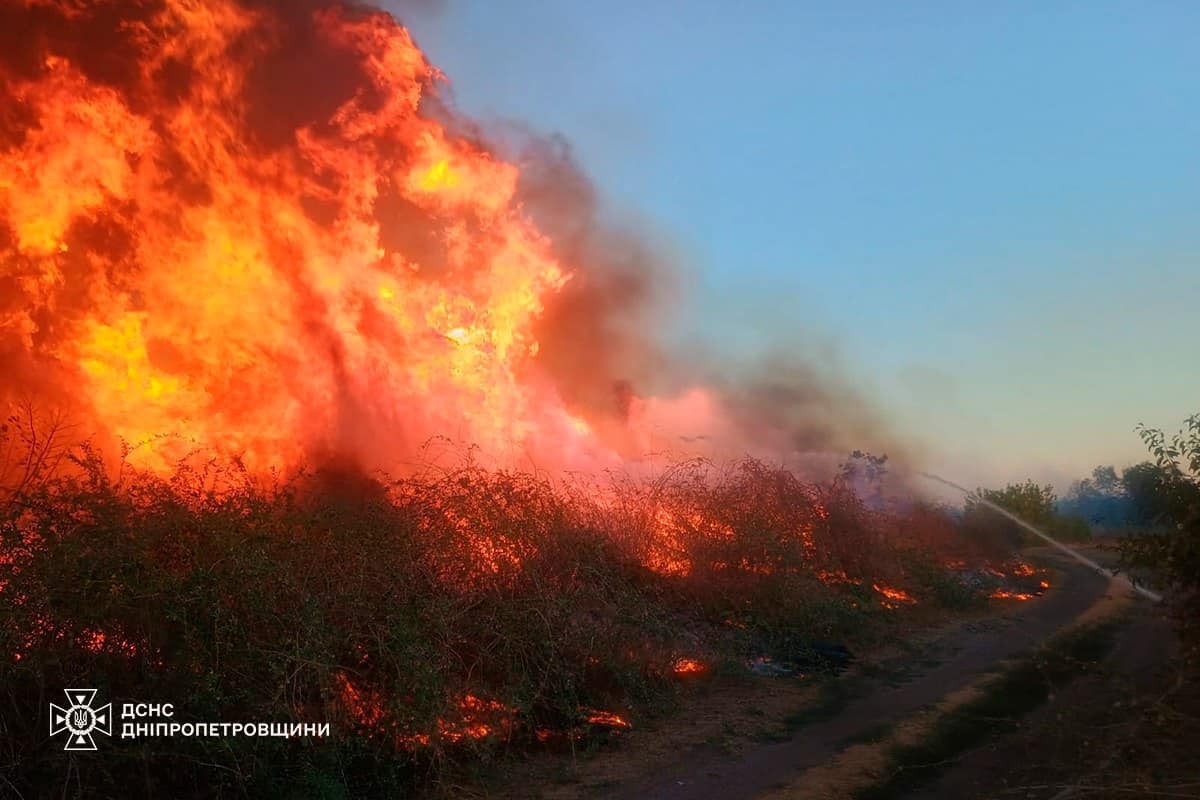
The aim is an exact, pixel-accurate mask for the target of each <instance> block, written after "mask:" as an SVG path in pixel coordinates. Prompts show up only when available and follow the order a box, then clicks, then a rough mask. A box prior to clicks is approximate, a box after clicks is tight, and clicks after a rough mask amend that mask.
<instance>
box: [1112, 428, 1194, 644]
mask: <svg viewBox="0 0 1200 800" xmlns="http://www.w3.org/2000/svg"><path fill="white" fill-rule="evenodd" d="M1137 430H1138V433H1139V434H1140V435H1141V437H1142V441H1143V442H1145V443H1146V447H1147V449H1149V451H1150V453H1151V455H1153V456H1154V463H1153V464H1150V465H1138V467H1136V468H1130V469H1129V470H1126V476H1127V484H1128V483H1129V481H1128V478H1129V477H1133V478H1135V479H1136V480H1137V481H1138V482H1139V483H1138V490H1139V491H1141V492H1143V493H1144V495H1145V502H1146V504H1147V509H1148V511H1147V513H1153V514H1154V515H1155V516H1154V521H1156V522H1157V523H1159V524H1160V525H1161V527H1160V528H1159V529H1157V530H1154V531H1151V532H1149V533H1143V534H1141V535H1134V536H1128V537H1126V538H1125V539H1123V540H1122V542H1121V554H1122V558H1123V562H1124V564H1125V565H1126V566H1129V567H1142V568H1148V569H1150V570H1152V571H1153V572H1155V573H1156V574H1157V575H1159V576H1160V578H1161V580H1162V581H1163V583H1165V584H1166V586H1167V588H1168V590H1169V596H1170V598H1171V600H1172V606H1173V607H1174V609H1175V611H1176V612H1177V614H1178V618H1179V619H1180V621H1181V623H1182V629H1183V631H1184V636H1185V639H1187V640H1189V641H1190V642H1191V650H1190V653H1191V655H1190V658H1191V664H1192V665H1193V666H1200V659H1197V649H1200V648H1197V645H1200V414H1195V415H1193V416H1191V417H1188V419H1187V420H1186V421H1185V423H1184V427H1183V429H1182V430H1180V431H1179V432H1178V433H1175V434H1174V435H1172V436H1171V437H1170V438H1168V437H1167V435H1166V434H1164V433H1163V432H1162V431H1161V430H1159V429H1157V428H1147V427H1146V426H1144V425H1139V426H1138V429H1137ZM1147 467H1149V468H1147ZM1135 469H1136V472H1135V471H1134V470H1135ZM1130 473H1133V474H1132V476H1131V475H1130Z"/></svg>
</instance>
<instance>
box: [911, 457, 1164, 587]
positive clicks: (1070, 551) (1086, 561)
mask: <svg viewBox="0 0 1200 800" xmlns="http://www.w3.org/2000/svg"><path fill="white" fill-rule="evenodd" d="M918 474H920V475H921V477H923V478H928V479H929V480H931V481H936V482H937V483H941V484H944V485H945V486H949V487H950V488H951V489H957V490H958V491H960V492H962V493H963V494H964V495H967V496H968V497H974V498H975V500H976V501H978V502H980V503H982V504H983V505H985V506H987V507H988V508H990V509H992V510H993V511H995V512H997V513H999V514H1001V515H1003V516H1005V517H1007V518H1008V519H1010V520H1012V521H1013V522H1015V523H1017V524H1018V525H1020V526H1021V527H1022V528H1024V529H1025V530H1027V531H1029V532H1030V533H1032V534H1033V535H1034V536H1037V537H1038V538H1040V539H1043V540H1045V541H1047V542H1049V543H1050V544H1052V545H1054V546H1055V547H1057V548H1058V549H1059V550H1061V551H1063V552H1064V553H1066V554H1067V555H1069V556H1070V557H1071V558H1073V559H1075V560H1076V561H1078V562H1079V563H1080V564H1083V565H1084V566H1086V567H1090V568H1091V569H1094V570H1095V571H1096V572H1099V573H1100V574H1101V575H1104V576H1105V577H1107V578H1109V579H1111V580H1116V581H1121V582H1122V583H1125V584H1127V585H1128V586H1129V588H1131V589H1133V590H1134V591H1135V592H1137V593H1138V594H1140V595H1141V596H1142V597H1145V598H1147V599H1149V600H1152V601H1153V602H1155V603H1161V602H1162V595H1160V594H1159V593H1158V592H1155V591H1152V590H1150V589H1147V588H1146V587H1144V586H1139V585H1138V584H1137V583H1135V582H1133V581H1131V580H1129V579H1128V578H1126V577H1125V576H1123V575H1118V574H1117V573H1115V572H1113V571H1112V570H1109V569H1105V568H1104V567H1102V566H1100V565H1099V564H1097V563H1096V562H1095V561H1093V560H1092V559H1090V558H1088V557H1087V556H1085V555H1084V554H1083V553H1080V552H1079V551H1078V550H1076V549H1074V548H1073V547H1068V546H1067V545H1065V544H1063V543H1062V542H1060V541H1058V540H1057V539H1055V538H1053V537H1051V536H1048V535H1047V534H1045V533H1043V532H1042V531H1040V530H1038V529H1037V528H1035V527H1034V526H1032V525H1030V524H1029V523H1028V522H1026V521H1025V520H1023V519H1021V518H1020V517H1018V516H1017V515H1016V514H1013V513H1012V512H1010V511H1009V510H1007V509H1005V508H1002V507H1000V506H998V505H996V504H995V503H993V502H992V501H990V500H987V499H985V498H983V497H980V496H979V495H977V494H976V493H975V492H972V491H971V490H970V489H967V488H966V487H965V486H959V485H958V484H957V483H955V482H953V481H948V480H946V479H945V478H939V477H938V476H937V475H931V474H930V473H928V472H921V473H918Z"/></svg>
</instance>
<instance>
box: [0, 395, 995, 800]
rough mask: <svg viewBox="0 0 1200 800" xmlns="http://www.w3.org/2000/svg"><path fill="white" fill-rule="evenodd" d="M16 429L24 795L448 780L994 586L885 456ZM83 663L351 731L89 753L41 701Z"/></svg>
mask: <svg viewBox="0 0 1200 800" xmlns="http://www.w3.org/2000/svg"><path fill="white" fill-rule="evenodd" d="M68 433H69V432H68ZM0 456H2V458H3V461H2V463H0V486H2V487H3V488H2V489H0V563H2V564H3V567H4V570H3V573H2V577H0V653H2V654H3V657H2V658H0V720H2V721H3V722H2V724H3V730H2V731H0V785H2V786H3V787H4V791H5V792H8V791H10V790H11V792H12V793H14V794H15V795H16V796H21V797H25V798H34V797H43V796H51V795H53V796H55V797H81V796H86V797H114V798H115V797H121V798H126V797H130V796H153V797H165V796H171V797H255V798H260V797H287V798H293V797H322V798H342V797H345V798H350V797H353V798H368V797H390V798H394V797H397V796H406V795H414V794H437V793H439V792H440V793H441V794H453V793H454V787H453V785H452V784H448V783H447V780H448V777H447V776H450V775H454V774H462V773H463V771H464V770H469V769H470V768H471V765H484V764H488V763H493V762H495V761H496V760H497V759H502V758H506V757H509V756H511V755H513V754H516V753H520V752H525V751H528V750H530V749H547V748H551V749H553V748H562V749H568V750H569V749H571V748H575V747H577V746H583V745H586V744H587V743H589V742H596V741H601V740H603V739H605V738H609V737H612V736H614V735H619V734H620V732H621V731H622V730H623V729H625V728H626V727H628V726H629V725H630V724H637V720H638V719H639V716H640V715H643V714H647V713H656V712H659V711H662V710H664V709H669V708H670V707H671V705H672V703H673V702H674V700H675V698H676V697H677V696H678V693H679V692H680V691H683V690H684V688H685V686H686V683H687V681H688V680H691V679H693V678H694V677H695V676H696V675H698V674H704V673H706V672H724V673H728V672H737V671H746V670H747V669H748V668H749V665H750V664H760V665H761V664H770V665H776V666H778V667H779V668H781V669H801V668H802V669H804V670H805V671H812V670H820V669H822V668H833V667H836V666H837V663H836V662H837V661H838V660H839V659H841V658H842V657H843V655H844V654H845V652H846V650H845V647H846V646H847V645H849V646H850V647H851V648H852V647H855V646H857V645H858V643H860V642H863V641H865V640H867V639H869V638H870V637H871V636H873V635H878V634H879V633H880V632H881V631H886V630H888V629H889V628H890V627H891V626H894V625H895V624H896V623H897V621H898V620H902V619H908V618H910V617H911V616H912V615H914V614H921V613H924V612H925V611H926V610H928V609H935V608H938V607H943V606H956V607H957V606H961V605H964V604H970V603H971V602H974V600H975V599H976V598H977V596H978V594H979V591H980V590H979V589H977V588H975V587H972V586H971V585H969V584H968V583H965V582H964V581H963V580H962V579H961V578H960V577H959V576H960V574H961V572H962V571H963V570H964V569H966V568H967V567H969V566H971V565H975V566H977V567H978V566H982V565H987V564H998V563H1000V559H1002V557H1003V556H1004V555H1006V553H1004V552H1003V551H1002V550H989V549H987V548H986V547H984V546H980V545H977V544H972V543H971V541H970V540H969V539H966V538H964V537H963V536H962V535H961V530H960V529H959V527H958V525H957V524H956V523H955V522H954V521H953V520H951V519H950V518H949V517H947V516H946V515H945V514H943V513H941V512H940V511H938V510H936V509H933V508H929V507H925V506H915V507H889V506H887V505H886V504H884V505H882V506H880V505H878V504H868V503H867V502H865V501H864V500H863V499H862V498H863V497H864V496H866V497H868V498H870V497H871V492H870V491H867V492H863V491H861V487H860V490H858V491H856V489H855V488H854V486H853V485H852V484H853V483H855V482H858V483H861V481H862V479H863V478H864V476H866V478H867V480H868V482H870V481H877V480H880V479H881V475H882V471H881V469H880V468H881V466H882V463H883V462H882V459H881V458H880V459H876V458H870V457H867V456H865V454H857V455H856V456H854V457H852V458H851V460H850V462H849V464H848V468H847V470H846V472H844V473H843V474H842V475H841V476H839V477H837V478H835V479H833V480H831V481H828V482H824V483H806V482H803V481H801V480H799V479H798V478H797V477H796V476H795V475H793V474H791V473H789V472H787V471H784V470H781V469H778V468H775V467H772V466H770V465H767V464H764V463H761V462H758V461H751V460H747V461H743V462H740V463H737V464H733V465H729V466H727V467H721V468H718V467H714V466H713V465H710V464H707V463H704V462H686V463H682V464H679V465H676V466H675V467H673V468H670V469H667V470H665V471H663V472H662V473H660V474H658V475H656V476H654V477H653V478H648V479H640V478H639V479H634V478H630V477H623V476H614V477H612V478H611V479H610V480H607V481H604V482H602V483H598V484H591V483H584V482H575V483H556V482H552V481H550V480H548V479H546V478H544V477H541V476H535V475H529V474H521V473H512V472H496V471H488V470H484V469H480V468H478V467H476V466H474V465H472V464H471V463H470V462H469V461H468V462H465V463H464V464H462V465H460V466H459V467H457V468H454V469H449V470H433V469H429V470H427V471H425V472H423V473H418V474H413V475H408V476H404V477H398V478H391V477H387V476H382V475H363V474H362V473H360V472H358V471H355V470H352V469H338V468H336V467H335V466H330V465H326V466H324V467H322V468H319V469H314V470H313V471H311V472H308V473H302V474H298V475H293V476H286V477H285V476H278V475H267V476H263V475H253V474H250V473H249V472H247V471H246V470H245V469H243V468H242V467H241V466H240V465H239V464H238V463H237V462H236V461H221V460H206V459H203V458H201V457H194V458H192V459H189V460H187V461H185V462H182V463H180V464H179V465H178V467H177V469H176V470H175V471H174V472H173V473H172V474H169V475H154V474H148V473H144V472H139V471H137V470H134V469H132V468H130V467H129V466H128V465H127V464H123V463H122V461H121V460H117V461H116V463H114V462H113V461H112V460H106V459H105V458H104V457H103V456H102V454H101V453H99V452H98V451H96V450H95V449H93V448H92V447H90V446H89V445H88V444H87V443H82V444H69V442H68V441H66V439H65V434H64V432H63V430H62V429H56V428H55V427H54V425H53V424H52V421H51V423H50V424H49V427H46V425H45V424H44V423H43V421H41V420H38V419H37V418H36V416H35V415H33V414H30V413H24V414H22V413H18V414H14V415H13V416H11V417H10V418H9V419H8V420H7V423H6V424H5V426H4V427H3V428H2V429H0ZM860 462H861V463H860ZM856 464H859V466H855V465H856ZM860 467H861V468H860ZM951 564H953V565H954V566H953V568H951V567H950V566H948V565H951ZM75 687H88V688H95V689H98V690H99V692H100V696H101V698H102V702H112V703H113V704H114V709H120V708H121V706H122V705H123V704H124V703H126V702H134V703H171V704H173V706H174V709H175V715H174V716H173V717H172V718H171V720H170V721H171V722H177V723H188V722H193V723H198V722H229V723H237V722H244V723H250V722H256V723H257V722H265V723H329V724H330V725H331V727H332V735H331V736H330V737H328V738H323V739H285V738H275V737H269V736H268V737H259V736H254V737H250V736H243V737H239V738H236V739H229V738H207V737H149V738H147V737H142V738H135V739H123V738H121V737H120V735H119V734H120V725H121V723H122V720H120V719H119V718H118V720H117V724H116V726H114V734H115V735H114V736H113V737H112V738H111V739H110V738H106V737H102V736H98V739H99V740H100V741H99V742H98V745H99V747H100V748H101V749H102V750H103V751H104V752H103V753H102V754H98V755H97V757H89V755H90V754H82V755H75V754H69V753H64V752H63V749H62V748H63V741H62V738H61V737H54V738H51V737H48V736H47V733H48V730H49V724H50V721H49V718H48V713H49V712H48V706H49V703H51V702H61V701H62V690H63V689H64V688H75ZM100 755H102V757H100Z"/></svg>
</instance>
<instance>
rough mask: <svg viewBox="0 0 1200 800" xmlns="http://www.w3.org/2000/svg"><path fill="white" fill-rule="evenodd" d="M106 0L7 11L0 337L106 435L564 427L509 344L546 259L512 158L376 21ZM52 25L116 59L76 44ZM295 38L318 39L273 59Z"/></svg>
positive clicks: (192, 437)
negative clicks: (20, 31) (473, 132)
mask: <svg viewBox="0 0 1200 800" xmlns="http://www.w3.org/2000/svg"><path fill="white" fill-rule="evenodd" d="M19 5H20V4H19ZM120 5H121V4H115V3H95V4H88V3H78V2H68V0H62V1H61V2H58V3H54V2H49V0H39V1H38V2H27V3H25V4H24V10H23V11H22V10H18V11H17V12H15V13H16V14H17V15H18V21H20V22H23V23H24V25H25V27H26V28H27V30H26V33H27V34H28V35H29V36H30V37H31V38H32V39H33V40H36V41H37V42H39V43H40V45H41V46H42V47H43V50H42V51H39V57H38V58H37V59H34V60H33V62H31V64H24V65H22V68H21V69H16V68H13V69H9V68H8V66H6V65H4V64H3V63H2V61H0V70H3V71H0V76H3V81H4V84H6V86H5V89H4V91H5V92H6V93H7V94H8V95H10V97H11V99H12V101H13V103H14V104H15V106H14V107H15V108H17V109H18V110H19V111H18V113H15V114H8V115H6V116H4V117H3V118H2V119H0V124H2V125H3V130H2V131H0V134H2V135H0V143H2V144H0V278H2V279H3V280H4V281H5V282H6V292H7V291H9V289H11V290H14V291H15V294H16V297H17V302H15V303H14V302H7V301H6V302H4V303H3V305H2V306H0V337H2V338H0V344H2V345H3V347H2V348H0V353H3V354H4V355H3V356H2V357H3V358H5V359H6V360H10V359H12V360H14V361H15V360H16V359H18V358H22V359H25V362H26V363H27V364H28V363H43V364H45V363H50V364H55V365H57V368H58V369H60V370H61V371H62V372H63V373H64V375H65V378H64V383H65V384H66V385H69V386H70V387H71V390H72V394H74V395H76V396H77V397H78V398H79V399H80V400H81V402H82V405H83V406H84V407H85V408H87V409H88V411H89V412H90V414H91V415H92V418H93V419H94V420H95V421H96V423H97V424H98V425H99V427H101V428H102V429H104V430H106V431H107V432H109V433H111V434H115V435H118V436H120V437H123V438H125V439H126V440H129V441H134V442H136V441H142V440H145V439H148V438H150V437H153V436H156V435H161V434H177V435H178V437H179V439H181V440H182V441H183V442H185V443H188V444H186V446H187V447H191V446H192V445H191V444H190V443H192V442H194V443H198V444H201V445H204V446H211V447H215V448H217V449H219V450H223V451H227V452H237V453H241V454H242V455H243V457H244V458H245V460H246V462H247V463H249V464H251V465H252V466H253V465H257V466H267V465H276V466H288V465H291V464H293V463H295V462H296V461H298V460H299V459H300V458H302V457H303V456H304V454H305V453H306V452H308V451H310V450H312V449H313V448H346V447H348V448H351V449H356V448H357V449H360V450H361V449H364V448H365V449H367V450H370V449H371V448H384V447H389V446H390V447H395V446H396V445H400V444H403V443H412V442H415V441H419V440H420V439H421V438H424V437H426V436H428V435H429V434H431V433H445V434H448V435H451V436H454V437H456V438H461V439H463V440H468V441H472V442H475V443H478V444H480V445H482V446H483V447H484V448H485V449H488V448H491V449H493V450H502V449H504V448H507V447H509V446H511V445H512V444H513V443H519V442H522V441H525V440H526V439H528V438H530V437H532V436H539V435H540V436H542V437H544V438H551V437H554V438H565V439H571V440H579V439H581V438H584V439H585V438H586V437H587V436H588V435H589V432H588V428H587V426H586V425H581V424H580V422H579V420H578V419H577V418H576V417H574V416H572V415H571V414H569V413H567V411H566V409H565V408H563V407H562V404H561V402H560V401H559V399H558V397H557V395H556V394H555V392H553V391H552V390H551V389H549V388H548V384H547V383H546V382H545V381H542V382H539V381H538V380H536V378H534V377H531V375H533V374H534V373H533V370H531V369H530V365H531V363H532V362H533V359H534V357H535V355H536V351H537V346H538V343H537V341H536V339H535V338H534V335H533V327H534V323H535V322H536V320H537V318H538V316H539V314H540V313H541V312H542V310H543V306H544V304H545V302H546V300H547V298H548V297H550V296H552V295H553V294H554V293H555V292H556V291H558V290H559V289H560V288H561V287H562V286H563V285H564V283H565V282H566V281H567V279H568V277H569V273H568V271H567V269H565V268H564V266H563V265H561V264H559V263H558V262H557V261H556V260H555V259H554V257H553V256H552V254H551V250H550V246H549V243H548V242H547V240H546V239H545V237H544V236H543V235H542V234H541V233H540V232H539V231H538V230H537V229H536V228H535V227H534V225H533V224H532V223H531V222H530V220H529V219H528V218H527V217H526V216H525V215H524V214H523V213H522V210H521V208H520V205H519V202H518V200H517V180H518V172H517V169H516V167H514V166H513V165H511V164H508V163H504V162H503V161H500V160H498V159H496V158H494V157H493V156H491V155H490V154H489V153H488V152H486V151H485V150H483V149H481V148H480V147H478V146H477V145H475V144H473V143H471V142H468V141H466V140H465V139H463V138H461V137H457V136H455V135H453V134H452V133H450V132H449V131H448V130H447V129H446V127H445V126H444V125H443V124H442V123H441V122H439V121H438V119H436V118H435V117H434V115H432V114H430V113H426V111H425V109H424V107H423V103H424V101H426V100H427V98H429V97H430V94H431V92H432V91H433V89H434V86H435V84H436V82H437V80H438V79H439V76H438V74H437V72H436V71H435V70H434V69H433V68H432V67H431V66H430V65H429V63H428V62H427V61H426V59H425V57H424V56H423V54H422V53H421V51H420V50H419V49H418V48H417V47H416V45H415V44H414V43H413V41H412V39H411V37H410V36H409V34H408V32H407V31H406V30H405V29H404V28H403V27H401V26H400V25H399V24H398V23H396V22H395V21H394V20H393V19H392V18H391V17H390V16H388V15H386V14H383V13H370V12H365V11H360V10H353V11H349V10H339V9H318V10H316V11H315V12H308V11H305V12H299V11H296V10H292V11H289V12H288V14H289V15H290V16H287V17H285V16H284V12H282V11H274V10H272V9H274V8H276V7H278V8H291V6H284V5H283V4H274V5H272V4H254V7H253V10H251V9H250V8H248V7H247V6H246V5H243V4H241V3H237V2H233V0H212V2H205V3H202V4H201V3H194V2H185V0H163V1H162V2H159V3H149V4H137V6H136V7H130V12H129V13H128V14H127V15H125V16H124V17H121V15H120V14H118V17H121V18H119V19H118V18H113V12H112V9H113V8H114V7H120ZM300 5H307V4H300ZM147 9H150V10H149V11H147ZM12 13H14V12H11V11H10V12H8V14H9V15H12ZM22 14H24V16H21V15H22ZM110 18H112V19H110ZM47 20H49V22H47ZM105 20H108V22H107V23H106V22H105ZM105 24H107V26H108V27H107V28H104V25H105ZM71 25H77V26H80V28H79V29H80V30H84V31H87V32H89V35H91V36H92V37H93V38H96V37H98V36H99V37H100V39H103V38H104V37H107V39H108V40H111V41H107V40H106V41H101V40H100V39H98V40H97V41H96V42H94V43H93V45H92V47H94V48H107V51H108V58H109V61H115V62H116V63H117V64H118V66H119V68H111V64H109V62H104V63H105V64H108V66H109V69H108V70H107V72H105V71H104V70H102V69H100V68H99V67H97V66H96V64H97V63H99V62H100V61H102V60H98V59H90V60H89V59H87V58H83V57H76V56H77V53H78V52H79V48H78V47H76V46H74V45H73V44H72V43H71V42H69V41H67V34H65V33H61V31H63V30H67V29H69V27H70V26H71ZM98 30H100V31H102V33H103V36H101V35H100V34H98V33H97V31H98ZM53 31H60V33H59V34H53V35H52V32H53ZM56 37H57V38H56ZM306 48H307V49H306ZM297 53H300V54H301V55H300V56H298V55H297ZM303 54H311V58H312V59H316V60H317V61H318V63H316V64H307V66H306V67H305V68H304V69H298V68H295V67H294V64H295V63H298V62H297V59H299V61H300V62H303V59H304V58H308V57H309V56H306V55H303ZM325 68H328V72H329V74H327V75H326V74H323V70H324V69H325ZM281 75H282V76H283V77H284V78H288V77H289V76H290V77H293V78H304V77H307V78H309V79H311V80H312V81H313V83H311V84H309V85H300V84H297V83H294V82H293V83H291V84H288V83H287V82H286V81H284V82H283V83H282V84H281V83H280V76H281ZM114 76H120V77H119V78H117V77H114ZM272 87H274V88H276V89H278V90H280V91H279V93H277V94H275V95H273V96H272V95H269V94H266V93H267V91H268V90H269V89H271V88H272ZM309 96H311V98H312V100H311V102H310V103H308V105H305V102H306V98H307V97H309ZM297 98H299V99H297ZM256 101H257V102H256ZM297 103H299V106H300V107H299V108H290V106H293V105H296V104H297ZM264 106H266V107H264ZM264 120H265V121H264ZM9 143H13V144H9ZM14 353H16V354H18V355H13V354H14ZM177 455H179V452H178V451H172V450H171V449H170V448H169V447H167V448H164V447H162V446H159V447H154V448H145V449H142V450H139V451H138V453H137V454H136V457H137V458H138V459H139V460H140V461H141V463H142V465H143V466H149V467H159V466H165V465H166V464H167V463H169V462H170V461H171V459H172V458H173V457H175V456H177Z"/></svg>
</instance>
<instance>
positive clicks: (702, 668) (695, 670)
mask: <svg viewBox="0 0 1200 800" xmlns="http://www.w3.org/2000/svg"><path fill="white" fill-rule="evenodd" d="M671 671H672V672H674V673H675V674H676V675H703V674H704V673H705V672H708V665H706V664H705V663H704V662H702V661H697V660H696V659H694V658H680V659H677V660H676V661H675V664H674V665H673V666H672V668H671Z"/></svg>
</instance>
